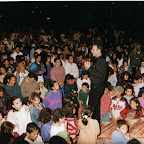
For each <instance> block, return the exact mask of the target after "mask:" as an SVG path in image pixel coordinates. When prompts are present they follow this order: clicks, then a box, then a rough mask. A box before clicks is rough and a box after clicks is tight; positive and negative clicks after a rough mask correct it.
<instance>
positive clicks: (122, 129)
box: [111, 119, 129, 144]
mask: <svg viewBox="0 0 144 144" xmlns="http://www.w3.org/2000/svg"><path fill="white" fill-rule="evenodd" d="M116 128H117V130H115V131H114V132H113V133H112V135H111V138H112V144H127V142H128V141H129V134H128V124H127V122H126V121H125V120H122V119H121V120H118V121H117V123H116Z"/></svg>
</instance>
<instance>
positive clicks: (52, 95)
mask: <svg viewBox="0 0 144 144" xmlns="http://www.w3.org/2000/svg"><path fill="white" fill-rule="evenodd" d="M43 104H44V105H45V107H48V108H50V109H51V110H53V111H54V110H55V109H56V108H62V94H61V91H60V90H58V91H57V92H54V91H50V92H49V93H48V94H47V95H46V96H45V98H44V100H43Z"/></svg>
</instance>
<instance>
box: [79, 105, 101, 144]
mask: <svg viewBox="0 0 144 144" xmlns="http://www.w3.org/2000/svg"><path fill="white" fill-rule="evenodd" d="M92 114H93V108H92V107H90V106H86V107H85V108H84V110H83V113H82V116H81V115H80V114H79V118H80V119H79V122H78V128H79V130H80V131H79V137H78V144H96V143H97V136H98V135H99V133H100V128H99V124H98V121H97V120H95V119H92V118H91V116H92Z"/></svg>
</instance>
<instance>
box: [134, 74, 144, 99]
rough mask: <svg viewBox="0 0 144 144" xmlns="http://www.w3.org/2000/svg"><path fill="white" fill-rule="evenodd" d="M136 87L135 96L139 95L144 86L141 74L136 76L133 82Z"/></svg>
mask: <svg viewBox="0 0 144 144" xmlns="http://www.w3.org/2000/svg"><path fill="white" fill-rule="evenodd" d="M132 85H133V87H134V92H135V96H136V97H138V94H139V91H140V88H142V87H144V83H142V78H141V76H137V77H135V78H134V84H132Z"/></svg>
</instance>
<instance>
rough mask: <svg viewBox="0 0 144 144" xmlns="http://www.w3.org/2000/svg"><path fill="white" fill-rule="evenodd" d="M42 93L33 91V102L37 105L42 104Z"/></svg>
mask: <svg viewBox="0 0 144 144" xmlns="http://www.w3.org/2000/svg"><path fill="white" fill-rule="evenodd" d="M40 95H41V93H36V92H33V93H32V94H31V99H32V103H33V104H34V105H36V106H38V105H39V104H40Z"/></svg>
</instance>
